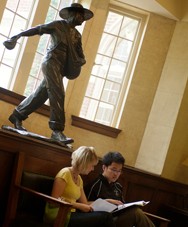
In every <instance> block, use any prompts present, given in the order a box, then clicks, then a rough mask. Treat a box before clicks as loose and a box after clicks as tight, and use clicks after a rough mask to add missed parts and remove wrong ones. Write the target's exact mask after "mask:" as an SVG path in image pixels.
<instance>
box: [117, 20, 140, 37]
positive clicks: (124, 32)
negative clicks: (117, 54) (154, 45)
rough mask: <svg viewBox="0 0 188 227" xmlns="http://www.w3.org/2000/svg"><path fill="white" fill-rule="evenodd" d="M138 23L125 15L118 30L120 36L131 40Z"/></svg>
mask: <svg viewBox="0 0 188 227" xmlns="http://www.w3.org/2000/svg"><path fill="white" fill-rule="evenodd" d="M138 24H139V21H137V20H135V19H132V18H128V17H125V18H124V20H123V25H122V29H121V31H120V36H121V37H124V38H126V39H129V40H132V41H133V40H134V38H135V34H136V32H137V29H138Z"/></svg>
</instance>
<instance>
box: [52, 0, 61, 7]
mask: <svg viewBox="0 0 188 227" xmlns="http://www.w3.org/2000/svg"><path fill="white" fill-rule="evenodd" d="M59 2H60V0H51V5H52V6H53V7H54V8H57V7H58V6H59Z"/></svg>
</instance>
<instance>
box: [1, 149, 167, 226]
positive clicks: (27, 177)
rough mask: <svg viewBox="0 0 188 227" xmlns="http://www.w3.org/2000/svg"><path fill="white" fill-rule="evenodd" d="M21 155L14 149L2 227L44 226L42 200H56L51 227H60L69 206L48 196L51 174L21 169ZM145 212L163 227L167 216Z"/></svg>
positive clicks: (43, 205) (22, 161)
mask: <svg viewBox="0 0 188 227" xmlns="http://www.w3.org/2000/svg"><path fill="white" fill-rule="evenodd" d="M25 156H27V155H26V154H24V153H23V152H18V154H17V158H16V161H15V167H14V170H13V176H12V183H11V186H10V192H9V200H8V206H7V212H6V216H5V222H4V225H3V227H10V226H16V227H17V226H20V225H19V223H20V222H21V223H22V225H21V227H29V226H34V224H33V223H37V226H40V224H41V225H42V226H45V225H44V223H43V214H44V207H45V203H46V201H49V202H53V203H56V204H58V205H59V206H60V209H59V213H58V217H57V218H56V220H55V223H54V226H55V227H57V226H64V222H65V220H66V216H67V214H68V212H69V211H70V208H71V205H70V204H68V203H64V202H61V201H59V200H56V199H55V198H53V197H51V196H50V193H51V190H52V185H53V179H54V178H53V177H51V176H46V175H43V174H40V173H34V172H28V170H27V171H25V169H24V160H25ZM27 158H28V156H27ZM84 179H85V178H84ZM145 214H146V215H147V216H148V217H149V218H150V219H151V220H152V221H153V222H154V223H155V224H156V226H158V227H167V226H168V224H169V222H170V220H169V219H166V218H163V217H160V216H157V215H153V214H150V213H148V212H145ZM24 223H25V225H24ZM28 223H29V224H28ZM35 226H36V225H35Z"/></svg>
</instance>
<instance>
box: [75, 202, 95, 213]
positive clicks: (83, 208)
mask: <svg viewBox="0 0 188 227" xmlns="http://www.w3.org/2000/svg"><path fill="white" fill-rule="evenodd" d="M72 205H73V207H74V208H75V209H78V210H81V211H83V212H86V213H87V212H92V211H93V208H92V207H91V206H90V205H88V204H84V203H77V202H76V203H72Z"/></svg>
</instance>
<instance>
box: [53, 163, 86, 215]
mask: <svg viewBox="0 0 188 227" xmlns="http://www.w3.org/2000/svg"><path fill="white" fill-rule="evenodd" d="M78 177H79V178H78V179H79V180H78V185H77V184H75V182H74V181H73V179H72V175H71V172H70V169H69V168H68V167H65V168H63V169H61V170H60V171H59V172H58V173H57V175H56V177H55V178H61V179H63V180H64V181H65V182H66V183H67V184H66V187H65V190H64V192H63V195H62V196H61V199H62V200H63V199H64V200H65V201H67V202H70V203H72V202H76V201H77V200H78V199H79V198H80V196H81V189H82V188H83V180H82V178H81V176H80V175H79V176H78ZM71 211H74V210H71Z"/></svg>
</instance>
